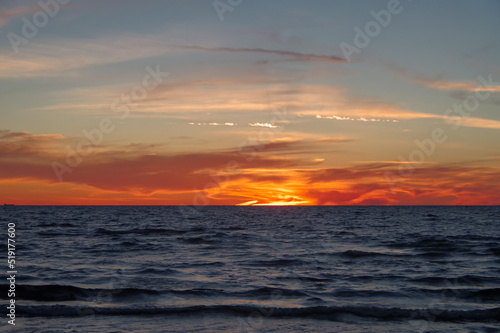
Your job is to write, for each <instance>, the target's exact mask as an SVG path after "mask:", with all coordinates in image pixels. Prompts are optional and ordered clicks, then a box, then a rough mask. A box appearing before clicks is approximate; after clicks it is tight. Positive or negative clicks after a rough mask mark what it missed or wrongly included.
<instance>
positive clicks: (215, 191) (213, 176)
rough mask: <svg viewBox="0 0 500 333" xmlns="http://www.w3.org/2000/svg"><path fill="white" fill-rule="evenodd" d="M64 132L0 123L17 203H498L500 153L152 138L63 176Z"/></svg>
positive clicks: (90, 159)
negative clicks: (363, 152)
mask: <svg viewBox="0 0 500 333" xmlns="http://www.w3.org/2000/svg"><path fill="white" fill-rule="evenodd" d="M68 140H69V139H68V138H64V137H62V136H60V135H33V134H31V133H27V132H11V131H0V198H1V199H2V200H4V201H5V202H13V203H16V204H139V203H141V204H169V205H179V204H187V205H193V204H194V205H205V204H208V205H235V204H246V205H311V204H317V205H367V204H369V205H381V204H384V205H385V204H390V205H403V204H404V205H415V204H418V205H424V204H458V205H466V204H471V205H484V204H490V205H497V204H500V196H499V195H498V194H499V193H500V167H498V166H494V163H496V161H497V159H492V160H491V161H490V163H493V165H492V166H489V167H486V166H468V165H465V164H464V165H455V166H435V165H431V166H426V167H418V168H414V169H409V168H408V167H409V165H407V164H404V163H396V162H374V163H364V164H360V165H354V166H348V167H341V168H340V167H338V168H317V167H316V165H317V164H311V163H310V159H309V161H308V160H305V159H301V158H291V157H290V156H294V153H296V152H302V151H309V152H314V151H315V150H317V149H319V150H321V149H322V145H324V144H328V143H330V144H331V142H330V141H332V140H333V141H334V142H336V143H338V144H342V143H344V141H343V140H339V139H335V138H326V139H323V140H321V139H318V140H305V139H302V140H299V139H286V140H275V141H272V142H269V143H267V144H262V145H253V146H252V145H248V146H246V147H245V148H246V150H245V149H243V150H242V151H238V150H235V149H233V150H227V151H213V152H203V153H200V152H198V153H190V154H187V153H185V154H166V153H158V154H151V153H150V151H151V150H154V149H155V148H158V147H156V146H146V145H129V146H124V147H119V146H111V145H109V146H105V145H103V146H102V147H100V150H96V153H95V154H94V155H92V156H87V157H86V158H85V160H84V161H83V162H82V163H81V165H79V166H77V167H74V168H73V171H72V172H71V173H67V174H65V175H64V180H65V181H64V182H62V183H60V182H58V181H57V179H56V176H55V174H54V171H53V169H52V167H51V163H52V162H53V161H61V162H64V150H62V151H61V148H62V147H64V146H65V145H67V143H68V142H69V141H68ZM249 149H253V152H254V153H252V154H250V153H249V151H248V150H249ZM277 154H280V156H281V155H283V157H277ZM319 163H320V162H319Z"/></svg>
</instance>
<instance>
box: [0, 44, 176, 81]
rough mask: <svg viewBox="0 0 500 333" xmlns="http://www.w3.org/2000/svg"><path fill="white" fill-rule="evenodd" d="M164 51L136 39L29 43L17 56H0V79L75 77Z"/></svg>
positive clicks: (159, 46)
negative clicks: (81, 71) (80, 71)
mask: <svg viewBox="0 0 500 333" xmlns="http://www.w3.org/2000/svg"><path fill="white" fill-rule="evenodd" d="M167 51H168V49H167V48H166V47H165V44H164V43H161V42H159V41H155V40H151V39H146V38H143V37H141V36H138V35H123V36H105V37H100V38H97V39H92V40H57V41H46V42H44V43H43V44H41V43H30V44H28V45H27V46H26V47H25V48H24V49H23V52H21V53H19V54H17V55H14V54H12V53H8V52H0V64H1V65H0V78H32V77H55V76H61V75H74V74H75V73H74V70H77V69H80V68H85V67H89V66H95V65H103V64H112V63H119V62H124V61H129V60H134V59H141V58H149V57H153V56H157V55H160V54H163V53H166V52H167Z"/></svg>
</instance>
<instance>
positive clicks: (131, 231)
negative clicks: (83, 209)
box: [95, 228, 190, 235]
mask: <svg viewBox="0 0 500 333" xmlns="http://www.w3.org/2000/svg"><path fill="white" fill-rule="evenodd" d="M189 231H190V230H178V229H164V228H144V229H140V228H133V229H128V230H110V229H105V228H97V230H96V231H95V234H96V235H127V234H137V235H152V234H162V235H182V234H185V233H187V232H189Z"/></svg>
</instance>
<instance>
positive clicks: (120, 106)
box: [52, 65, 170, 182]
mask: <svg viewBox="0 0 500 333" xmlns="http://www.w3.org/2000/svg"><path fill="white" fill-rule="evenodd" d="M146 71H147V72H148V74H146V75H145V76H144V77H143V79H142V83H141V84H138V85H136V86H134V87H133V88H132V89H130V91H129V92H128V93H124V94H122V95H121V96H120V97H119V98H116V99H115V100H114V101H113V103H112V104H111V110H112V112H113V113H115V114H116V116H115V119H113V118H110V117H105V118H102V119H101V120H100V121H99V123H98V125H97V126H96V127H95V128H92V129H90V130H88V129H83V130H82V134H83V136H84V137H85V139H82V140H80V141H79V142H78V143H77V144H76V146H75V147H71V146H69V145H68V146H66V159H65V163H61V162H58V161H54V162H52V169H53V170H54V174H55V175H56V177H57V179H58V180H59V181H60V182H62V181H63V180H64V174H65V173H72V172H73V170H74V168H77V167H78V166H79V165H80V164H81V163H82V162H83V158H84V157H86V156H89V155H90V154H92V152H93V151H94V147H97V146H99V145H101V144H102V142H103V141H104V136H105V135H106V134H108V135H109V134H111V133H113V132H114V131H115V130H116V124H117V121H123V120H124V119H126V118H127V117H128V116H129V114H130V111H131V110H133V109H134V108H135V107H137V105H138V103H139V102H141V101H143V100H144V99H146V98H147V96H148V93H149V92H150V91H152V90H154V89H156V88H157V87H158V86H159V85H160V84H161V83H162V82H163V81H164V80H165V78H166V77H168V76H169V75H170V73H168V72H162V71H161V69H160V65H156V68H155V69H153V68H151V67H150V66H147V67H146Z"/></svg>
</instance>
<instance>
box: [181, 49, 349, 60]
mask: <svg viewBox="0 0 500 333" xmlns="http://www.w3.org/2000/svg"><path fill="white" fill-rule="evenodd" d="M176 47H179V48H182V49H184V50H194V51H207V52H231V53H267V54H274V55H280V56H287V57H292V58H294V59H297V60H303V61H322V62H330V63H338V62H347V60H346V59H344V58H341V57H336V56H326V55H318V54H313V53H300V52H293V51H282V50H268V49H261V48H232V47H203V46H186V45H176Z"/></svg>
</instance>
